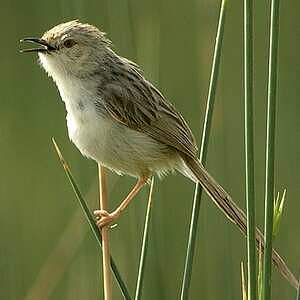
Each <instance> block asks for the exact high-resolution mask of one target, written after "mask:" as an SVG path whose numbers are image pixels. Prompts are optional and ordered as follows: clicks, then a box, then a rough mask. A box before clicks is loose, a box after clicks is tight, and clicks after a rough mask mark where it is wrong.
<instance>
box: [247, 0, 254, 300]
mask: <svg viewBox="0 0 300 300" xmlns="http://www.w3.org/2000/svg"><path fill="white" fill-rule="evenodd" d="M244 100H245V117H244V118H245V164H246V166H245V167H246V168H245V171H246V174H245V175H246V176H245V179H246V207H247V272H248V276H247V278H248V298H247V299H248V300H256V293H257V289H256V240H255V192H254V191H255V189H254V148H253V3H252V0H244Z"/></svg>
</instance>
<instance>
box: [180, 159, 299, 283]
mask: <svg viewBox="0 0 300 300" xmlns="http://www.w3.org/2000/svg"><path fill="white" fill-rule="evenodd" d="M184 161H185V163H186V165H187V166H188V167H189V169H190V170H191V171H192V172H193V174H194V175H195V176H196V177H197V179H198V180H199V182H200V184H201V186H202V187H203V188H204V190H205V191H206V192H207V194H208V195H209V196H210V197H211V199H212V200H213V201H214V203H215V204H216V205H217V206H218V207H219V208H220V209H221V210H222V211H223V213H224V214H225V215H226V217H227V218H229V219H230V220H231V221H232V222H233V223H234V224H236V225H237V226H238V227H239V229H240V230H241V231H242V232H243V233H244V234H245V235H247V218H246V215H245V213H244V212H243V211H242V210H241V209H240V208H239V207H238V206H237V205H236V204H235V202H234V201H233V200H232V199H231V197H230V196H229V194H228V193H227V192H226V191H225V190H224V189H223V188H222V187H221V186H220V185H219V184H218V183H217V182H216V181H215V180H214V178H213V177H212V176H211V175H210V174H209V173H208V172H207V171H206V170H205V168H204V167H203V166H202V165H201V163H200V162H199V161H198V160H196V159H193V158H190V157H184ZM256 246H257V248H258V249H261V250H262V251H264V235H263V234H262V233H261V231H260V230H259V229H258V228H257V227H256ZM272 260H273V264H274V265H275V267H276V268H277V269H278V271H279V272H280V273H281V274H282V276H283V277H285V278H286V279H287V280H288V282H289V283H290V284H291V285H292V286H293V287H294V288H296V289H297V288H298V286H299V282H298V280H297V279H296V277H295V276H294V274H293V273H292V272H291V271H290V269H289V268H288V266H287V265H286V263H285V262H284V260H283V259H282V258H281V257H280V255H279V254H278V253H277V252H276V250H274V249H273V253H272Z"/></svg>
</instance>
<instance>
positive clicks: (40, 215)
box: [0, 0, 300, 300]
mask: <svg viewBox="0 0 300 300" xmlns="http://www.w3.org/2000/svg"><path fill="white" fill-rule="evenodd" d="M219 4H220V1H212V0H196V1H172V0H165V1H159V0H143V1H138V0H122V1H121V0H119V1H117V0H111V1H109V0H106V1H100V0H98V1H94V0H93V1H91V0H90V1H83V0H76V1H65V0H60V1H56V0H53V1H37V0H28V1H20V0H11V1H5V2H2V5H1V10H0V20H1V21H0V22H1V23H0V24H1V26H0V30H1V32H0V36H1V50H0V51H1V55H0V61H1V72H0V82H1V89H0V97H1V109H0V149H1V150H0V151H1V155H0V167H1V180H0V201H1V202H0V203H1V208H0V236H1V247H0V299H1V300H2V299H3V300H19V299H26V300H29V299H31V300H35V299H55V300H60V299H64V300H65V299H100V298H101V296H100V295H101V294H102V290H101V289H102V275H101V272H100V270H101V261H100V250H99V249H98V247H97V244H96V242H95V239H94V237H93V235H92V234H91V232H90V230H89V228H88V226H87V224H86V222H85V219H84V218H83V216H82V213H81V211H80V210H79V208H78V205H77V203H76V202H75V198H74V194H73V192H72V190H71V187H70V185H69V183H68V182H67V179H66V177H65V174H64V172H63V170H62V168H61V165H60V163H59V161H58V158H57V156H56V154H55V152H54V149H53V146H52V144H51V137H52V136H54V137H55V138H56V140H57V142H58V143H59V145H60V146H61V147H62V150H63V153H64V156H65V158H66V159H67V161H68V162H69V164H70V166H71V168H72V171H73V173H74V175H75V177H76V179H77V181H78V183H79V185H80V188H81V191H82V192H83V194H84V195H85V197H86V199H88V202H89V205H90V207H91V208H92V209H94V208H96V207H97V203H98V202H97V169H96V165H95V163H94V162H92V161H89V160H87V159H85V158H83V157H82V156H81V155H80V153H79V152H78V151H77V149H76V148H75V146H74V145H72V144H71V143H70V142H69V140H68V136H67V130H66V123H65V109H64V106H63V103H62V102H61V101H60V99H59V94H58V92H57V90H56V87H55V85H54V84H53V82H52V81H51V80H49V79H48V78H47V75H46V74H45V73H44V72H43V71H42V70H41V69H40V67H39V66H38V64H37V58H36V56H35V55H29V54H28V55H21V54H19V53H18V49H19V47H20V46H19V43H18V41H19V39H20V38H22V37H25V36H36V35H37V36H40V35H41V34H42V33H43V32H44V31H45V30H47V29H49V28H51V27H52V26H54V25H56V24H58V23H61V22H63V21H67V20H70V19H75V18H79V19H80V20H81V21H83V22H89V23H91V24H95V25H96V26H98V27H100V28H101V29H102V30H104V31H106V32H107V33H108V36H109V38H110V39H112V41H113V44H114V49H115V50H116V51H117V52H118V53H119V54H121V55H123V56H125V57H128V58H130V59H132V60H135V61H137V62H138V63H139V64H140V65H141V67H142V68H143V69H144V72H145V75H146V76H147V77H148V78H149V79H150V80H151V81H152V82H154V83H155V84H156V85H157V86H158V87H159V88H160V89H161V91H162V92H163V93H164V95H165V96H166V97H167V98H168V99H169V100H170V101H172V102H173V103H175V105H176V107H177V108H178V110H179V111H181V112H182V114H183V115H184V116H185V118H186V120H188V122H189V124H190V126H191V128H192V129H193V131H194V133H195V136H196V137H197V140H198V141H199V137H200V134H201V129H202V123H203V116H204V109H205V100H206V95H207V88H208V80H209V74H210V66H211V61H212V53H213V46H214V38H215V32H216V24H217V18H218V11H219ZM299 10H300V2H299V1H296V0H290V1H282V3H281V12H280V18H281V24H280V45H279V87H278V114H277V136H276V192H277V191H281V192H282V190H283V189H284V188H287V200H286V206H285V210H284V217H283V220H282V223H281V228H280V233H279V236H278V238H277V240H276V242H275V246H276V247H277V248H278V249H279V252H280V253H281V254H282V255H283V256H284V257H285V258H286V259H287V262H288V265H289V266H290V267H291V269H292V270H293V271H294V272H295V273H297V272H298V269H299V266H300V226H299V211H300V202H299V194H300V184H299V167H300V161H299V157H300V156H299V155H300V140H299V133H300V118H299V113H300V103H299V95H300V84H299V76H300V62H299V53H300V38H299V37H300V26H299ZM268 14H269V1H255V8H254V15H255V28H254V34H255V39H254V46H255V51H254V54H255V57H254V63H255V69H254V72H255V75H254V80H255V93H254V96H255V97H254V102H255V107H254V110H255V115H254V117H255V166H256V170H255V176H256V177H255V179H256V182H255V183H256V201H257V221H258V222H259V223H260V224H261V223H262V218H263V195H264V166H265V162H264V157H265V154H264V152H265V144H264V141H265V132H266V129H265V123H266V121H265V117H266V87H267V85H266V79H267V54H268V53H267V52H268V24H269V22H268V20H269V18H268ZM242 15H243V6H242V1H228V11H227V19H226V25H225V36H224V44H223V46H224V47H223V54H222V59H221V68H220V76H219V83H218V90H217V99H216V107H215V112H214V120H213V128H212V135H211V138H210V146H209V155H208V164H207V166H208V169H209V171H210V172H211V173H212V174H213V175H214V177H215V178H216V179H217V180H218V181H219V182H220V183H222V184H223V185H224V187H226V189H227V190H228V191H229V192H230V193H231V195H232V196H233V199H236V201H237V202H239V204H240V205H241V206H242V207H245V203H244V202H245V201H244V188H245V184H244V150H243V149H244V139H243V90H242V88H243V82H242V78H243V73H242V45H243V19H242ZM108 179H109V197H110V205H111V208H114V207H115V206H116V205H117V204H118V203H119V201H120V200H121V198H122V197H124V196H125V194H126V193H127V191H128V190H129V188H130V186H131V185H132V184H133V183H134V179H132V178H127V177H118V176H117V175H115V174H111V173H110V174H109V178H108ZM148 189H149V187H147V188H145V189H144V190H143V192H142V193H141V194H140V195H139V196H138V198H137V199H136V200H135V201H134V202H133V203H132V204H131V206H130V209H129V210H128V211H127V213H126V214H125V215H124V216H123V217H122V218H121V219H120V221H119V222H118V224H119V226H118V227H117V228H116V229H114V230H112V231H111V240H112V245H111V248H112V254H113V256H114V257H115V260H116V262H117V265H118V267H119V269H120V271H121V273H122V275H123V277H124V278H125V280H126V283H127V284H128V287H129V288H130V290H131V291H132V293H133V291H134V287H135V280H136V275H137V268H138V258H139V251H140V245H141V238H142V230H143V219H144V215H145V208H146V197H147V194H148ZM193 189H194V185H193V184H192V183H191V182H189V181H188V180H187V179H185V178H183V177H182V176H180V175H176V176H169V177H167V178H166V179H165V180H164V181H161V182H159V181H158V180H156V184H155V191H154V199H153V218H152V223H151V235H150V248H149V252H148V255H149V256H148V258H147V267H146V277H145V286H144V293H143V299H145V300H147V299H148V300H149V299H159V300H164V299H168V300H169V299H179V295H180V284H181V280H182V273H183V265H184V257H185V248H186V243H187V233H188V225H189V215H190V211H191V205H192V196H193ZM200 217H201V219H200V224H199V235H198V239H197V248H196V254H195V264H194V271H193V279H192V285H191V297H190V299H206V300H213V299H224V300H225V299H231V300H234V299H241V287H240V262H241V261H242V260H245V240H244V238H243V237H242V235H241V234H240V232H239V231H238V230H237V229H236V228H235V227H234V226H233V225H231V224H230V223H229V222H228V221H227V220H226V219H225V218H224V216H223V215H222V214H221V213H220V212H219V211H218V210H217V209H216V207H215V206H214V205H212V204H211V202H210V200H208V199H207V198H205V199H204V201H203V205H202V207H201V215H200ZM294 297H295V291H294V290H293V289H292V288H291V287H290V286H289V284H288V283H287V282H286V281H284V280H283V279H282V278H281V277H280V276H279V275H278V274H277V272H274V284H273V299H293V298H294ZM114 299H121V295H120V292H119V290H118V288H117V287H116V285H115V284H114Z"/></svg>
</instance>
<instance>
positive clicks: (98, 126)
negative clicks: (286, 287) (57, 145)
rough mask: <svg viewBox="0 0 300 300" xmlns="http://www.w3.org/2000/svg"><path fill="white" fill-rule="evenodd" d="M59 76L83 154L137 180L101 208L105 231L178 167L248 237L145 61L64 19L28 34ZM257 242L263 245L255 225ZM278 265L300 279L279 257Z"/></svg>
mask: <svg viewBox="0 0 300 300" xmlns="http://www.w3.org/2000/svg"><path fill="white" fill-rule="evenodd" d="M22 41H29V42H33V43H35V44H38V45H39V46H38V47H36V48H31V49H24V50H22V52H36V53H38V56H39V61H40V64H41V65H42V67H43V68H44V69H45V71H46V72H47V73H48V75H49V76H50V77H52V79H53V80H54V82H55V83H56V85H57V88H58V90H59V92H60V95H61V98H62V100H63V102H64V103H65V107H66V110H67V117H66V119H67V127H68V133H69V137H70V140H71V141H72V142H73V143H74V144H75V145H76V147H77V148H78V149H79V150H80V152H81V153H82V154H83V155H84V156H86V157H88V158H91V159H93V160H95V161H96V162H98V163H100V164H103V165H104V166H106V167H107V168H109V169H111V170H113V171H115V172H116V173H118V174H126V175H131V176H134V177H136V178H137V183H136V185H135V186H134V187H133V189H132V190H131V192H130V193H129V194H128V195H127V197H126V198H125V199H124V200H123V201H122V202H121V204H120V205H119V206H118V207H117V208H116V209H115V210H114V211H113V212H111V213H109V212H107V211H103V210H97V211H95V212H94V213H95V215H96V216H98V217H99V218H100V219H99V220H98V221H97V225H98V226H99V228H101V227H103V226H107V225H108V224H109V223H111V222H112V221H115V220H116V219H117V218H118V217H119V216H120V214H121V213H122V212H123V211H124V210H125V208H126V207H127V206H128V204H129V203H130V201H131V200H132V199H133V198H134V196H135V195H136V194H137V193H138V192H139V191H140V190H141V188H142V187H143V186H144V185H145V184H146V183H147V181H148V180H149V178H150V177H151V176H153V175H154V174H158V176H160V177H161V176H163V175H165V174H167V173H168V172H169V171H173V170H174V171H178V172H180V173H181V174H183V175H184V176H186V177H188V178H189V179H191V180H193V181H194V182H199V183H200V184H201V186H202V187H203V188H204V190H205V191H206V193H207V194H208V195H209V196H210V198H211V199H212V200H213V201H214V203H215V204H216V205H217V206H218V207H219V208H220V209H221V210H222V211H223V212H224V213H225V215H226V216H227V217H228V218H229V219H230V220H231V221H232V222H234V223H235V224H237V225H238V227H239V228H240V230H241V231H242V232H244V233H245V234H246V232H247V225H246V224H247V223H246V216H245V213H244V212H243V211H242V210H241V209H240V208H238V206H237V205H236V204H235V203H234V202H233V200H232V199H231V197H230V196H229V194H228V193H227V192H226V191H225V190H224V189H223V188H222V187H221V185H219V184H218V183H217V182H216V181H215V180H214V179H213V177H212V176H211V175H210V174H209V173H208V172H207V171H206V170H205V168H204V167H203V165H202V164H201V162H200V161H199V159H198V158H197V152H198V150H197V146H196V143H195V139H194V136H193V134H192V132H191V130H190V128H189V127H188V125H187V123H186V121H185V120H184V118H183V117H182V115H181V114H180V113H179V112H178V111H177V110H176V109H175V108H174V106H173V105H172V104H171V103H170V102H168V101H167V100H166V99H165V98H164V96H163V95H162V94H161V93H160V91H159V90H158V89H157V88H156V87H154V86H153V85H152V84H151V83H150V82H149V81H147V79H146V78H145V77H144V76H143V74H142V71H141V70H140V68H139V66H138V65H136V64H135V63H133V62H132V61H130V60H128V59H126V58H124V57H121V56H119V55H117V54H116V53H115V52H114V51H113V50H112V48H111V42H110V41H109V39H108V38H107V37H106V35H105V33H104V32H102V31H100V30H99V29H98V28H96V27H95V26H92V25H89V24H83V23H80V22H79V21H78V20H74V21H70V22H67V23H63V24H59V25H57V26H55V27H53V28H52V29H50V30H49V31H47V32H45V33H44V35H43V36H42V37H41V38H25V39H23V40H22ZM256 239H257V243H258V244H260V243H263V240H264V238H263V235H262V233H261V232H260V231H259V230H258V229H256ZM273 261H274V264H275V265H276V266H277V267H278V268H279V269H280V270H281V273H282V274H283V275H284V276H285V277H286V278H288V280H289V281H290V282H292V284H293V285H296V282H298V281H297V280H296V279H295V277H294V276H293V274H292V273H291V272H290V271H289V269H288V268H287V266H286V265H285V263H284V261H283V260H282V259H281V258H280V256H279V255H278V254H277V252H275V250H274V251H273Z"/></svg>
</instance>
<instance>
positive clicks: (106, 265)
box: [98, 164, 112, 300]
mask: <svg viewBox="0 0 300 300" xmlns="http://www.w3.org/2000/svg"><path fill="white" fill-rule="evenodd" d="M98 171H99V192H100V197H99V203H100V209H102V210H106V211H107V210H108V201H107V200H108V199H107V184H106V175H105V168H104V166H102V165H100V164H98ZM108 230H109V226H104V227H103V228H102V230H101V235H102V265H103V288H104V299H105V300H112V288H111V273H110V251H109V236H108Z"/></svg>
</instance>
